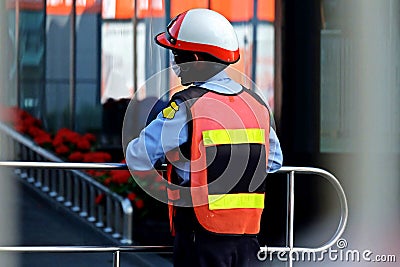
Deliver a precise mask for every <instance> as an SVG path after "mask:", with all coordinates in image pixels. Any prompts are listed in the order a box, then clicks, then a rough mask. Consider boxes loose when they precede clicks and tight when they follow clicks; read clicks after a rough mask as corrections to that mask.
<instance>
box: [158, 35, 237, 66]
mask: <svg viewBox="0 0 400 267" xmlns="http://www.w3.org/2000/svg"><path fill="white" fill-rule="evenodd" d="M154 39H155V41H156V43H157V44H158V45H160V46H162V47H164V48H167V49H173V50H183V51H192V52H202V53H207V54H210V55H212V56H214V57H215V58H217V59H219V60H221V61H222V62H224V63H226V64H233V63H236V62H237V61H239V59H240V54H239V48H238V49H237V50H236V51H230V50H226V49H223V48H220V47H216V46H212V45H207V44H192V43H189V42H185V41H180V40H177V41H176V43H174V44H173V43H171V42H170V41H169V40H168V37H167V34H166V33H165V32H162V33H159V34H158V35H156V37H155V38H154ZM199 47H202V49H199ZM227 55H228V56H227ZM223 58H229V60H224V59H223Z"/></svg>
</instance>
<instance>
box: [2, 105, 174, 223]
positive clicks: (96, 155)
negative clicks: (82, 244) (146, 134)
mask: <svg viewBox="0 0 400 267" xmlns="http://www.w3.org/2000/svg"><path fill="white" fill-rule="evenodd" d="M0 121H2V122H4V123H7V124H9V125H11V126H12V127H14V129H15V130H16V131H17V132H19V133H21V134H24V135H26V136H29V137H30V138H31V139H32V140H33V141H34V142H35V143H36V144H37V145H39V146H41V147H43V148H45V149H46V150H48V151H50V152H52V153H54V154H56V155H57V156H59V157H60V158H62V159H64V160H65V161H69V162H94V163H105V162H112V161H113V159H112V156H111V154H109V153H107V152H102V151H97V149H96V136H95V135H94V134H91V133H85V134H80V133H77V132H74V131H72V130H70V129H67V128H62V129H60V130H58V131H57V132H56V133H49V132H47V131H46V130H45V129H44V128H43V126H42V125H43V124H42V122H41V121H40V120H38V119H37V118H35V117H33V116H31V115H30V114H29V113H28V112H26V111H24V110H22V109H19V108H17V107H1V106H0ZM122 163H123V162H122ZM86 172H87V173H88V174H89V175H90V176H91V177H93V179H96V180H97V181H99V182H100V183H102V184H103V185H105V186H106V187H108V188H109V189H110V190H111V191H113V192H116V193H117V194H119V195H121V196H123V197H126V198H128V199H129V200H130V201H131V202H132V204H133V207H134V208H135V211H136V212H135V214H136V215H139V216H136V217H135V219H136V220H140V219H147V218H152V219H157V220H165V219H166V218H167V214H166V212H167V209H166V207H165V205H164V204H162V203H160V202H158V201H157V200H155V199H153V198H152V197H150V196H148V195H147V194H146V193H145V192H144V191H143V190H142V188H141V187H140V186H139V185H138V184H137V183H136V182H135V180H134V179H133V177H132V176H131V174H130V172H129V171H128V170H106V171H103V170H101V171H99V170H88V171H86ZM151 186H152V187H155V188H158V189H159V190H160V191H165V185H164V184H163V183H162V180H156V181H153V182H152V184H151ZM103 200H104V195H98V196H96V204H98V205H101V204H102V203H103Z"/></svg>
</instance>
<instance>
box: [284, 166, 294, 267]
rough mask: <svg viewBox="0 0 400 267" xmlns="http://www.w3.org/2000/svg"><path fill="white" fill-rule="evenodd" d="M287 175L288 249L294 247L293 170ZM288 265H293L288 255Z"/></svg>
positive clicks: (290, 266)
mask: <svg viewBox="0 0 400 267" xmlns="http://www.w3.org/2000/svg"><path fill="white" fill-rule="evenodd" d="M287 177H288V190H287V205H288V207H287V208H288V212H287V215H288V218H287V229H286V246H288V247H289V249H290V251H292V250H293V247H294V171H291V172H289V173H288V175H287ZM286 265H287V266H289V267H292V266H293V258H292V257H291V255H289V260H288V261H287V262H286Z"/></svg>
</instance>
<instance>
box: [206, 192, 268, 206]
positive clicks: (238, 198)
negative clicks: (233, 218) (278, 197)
mask: <svg viewBox="0 0 400 267" xmlns="http://www.w3.org/2000/svg"><path fill="white" fill-rule="evenodd" d="M264 198H265V196H264V194H256V193H240V194H225V195H209V196H208V208H209V209H210V210H223V209H251V208H254V209H263V208H264Z"/></svg>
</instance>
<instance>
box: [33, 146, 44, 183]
mask: <svg viewBox="0 0 400 267" xmlns="http://www.w3.org/2000/svg"><path fill="white" fill-rule="evenodd" d="M33 158H34V160H35V161H37V162H41V161H42V159H41V158H40V155H39V154H34V155H33ZM34 177H35V178H36V181H35V184H34V185H35V187H37V188H41V187H42V186H43V170H42V169H36V170H35V175H34Z"/></svg>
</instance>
